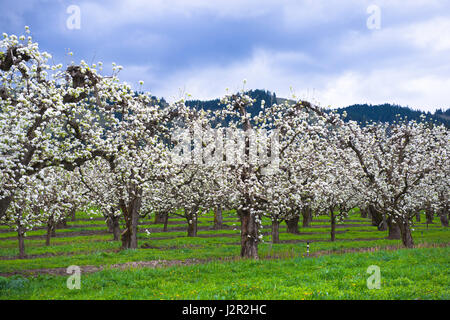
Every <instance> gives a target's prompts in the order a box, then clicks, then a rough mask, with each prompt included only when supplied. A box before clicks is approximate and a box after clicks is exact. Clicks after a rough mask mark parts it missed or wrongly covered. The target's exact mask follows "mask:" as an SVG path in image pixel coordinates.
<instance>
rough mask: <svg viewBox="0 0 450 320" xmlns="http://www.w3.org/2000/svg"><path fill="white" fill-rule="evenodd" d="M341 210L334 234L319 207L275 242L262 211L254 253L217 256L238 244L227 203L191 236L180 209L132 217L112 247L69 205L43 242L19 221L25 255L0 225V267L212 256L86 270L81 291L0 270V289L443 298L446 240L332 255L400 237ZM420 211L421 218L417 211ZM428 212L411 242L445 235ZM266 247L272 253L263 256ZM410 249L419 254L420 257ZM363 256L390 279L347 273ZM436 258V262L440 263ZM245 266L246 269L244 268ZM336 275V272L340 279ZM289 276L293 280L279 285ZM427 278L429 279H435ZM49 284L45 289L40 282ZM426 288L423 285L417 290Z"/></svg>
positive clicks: (46, 293)
mask: <svg viewBox="0 0 450 320" xmlns="http://www.w3.org/2000/svg"><path fill="white" fill-rule="evenodd" d="M347 220H350V221H346V222H345V223H344V225H343V226H341V227H339V228H337V231H338V232H339V233H338V234H337V235H336V238H337V241H335V242H330V241H329V239H330V223H329V218H328V217H326V216H320V217H317V218H314V220H313V223H312V226H311V227H308V228H302V227H300V234H298V235H295V234H288V233H286V227H285V224H284V223H283V224H281V226H280V240H281V241H282V242H284V243H281V244H272V243H271V241H272V240H271V236H270V220H269V219H268V218H263V226H264V227H265V228H264V229H263V230H262V231H263V233H264V237H263V242H262V243H261V244H260V245H259V249H258V250H259V256H260V257H261V261H241V260H239V261H235V262H226V261H230V260H232V261H233V260H236V259H238V256H239V253H240V245H239V243H240V231H239V228H240V226H239V225H240V224H239V222H238V220H237V217H236V215H235V212H233V211H228V212H224V223H225V224H227V225H228V226H230V227H232V228H235V229H236V230H233V229H223V230H217V231H215V230H199V232H198V235H199V237H186V230H178V229H173V228H174V227H176V228H180V227H181V228H185V227H186V220H185V219H183V218H180V217H171V218H170V220H169V221H178V222H181V223H180V224H169V226H168V227H169V230H168V232H159V231H162V230H161V228H162V227H163V225H162V224H154V223H153V218H144V219H141V222H143V224H142V225H140V226H139V234H138V239H139V249H136V250H120V245H121V244H120V242H118V241H112V235H111V234H108V233H106V225H105V223H104V221H103V218H102V217H101V216H100V217H97V218H93V219H90V216H89V215H88V214H87V213H85V212H77V220H76V221H73V222H72V221H68V227H67V228H64V229H57V235H58V237H55V238H52V239H51V245H50V246H45V245H44V244H45V239H44V237H43V236H44V235H45V230H33V231H29V232H28V233H27V235H28V236H31V235H33V236H40V238H26V240H25V246H26V253H27V254H28V255H30V257H28V258H27V259H18V258H17V255H18V248H17V239H16V238H15V236H16V234H15V232H14V231H12V230H8V228H5V227H3V228H2V229H1V232H0V274H1V273H11V272H16V271H20V272H23V273H24V274H28V271H27V270H33V269H41V268H42V269H44V268H67V267H68V266H69V265H78V266H88V265H92V266H100V265H101V266H108V265H111V264H117V263H126V262H132V261H151V260H181V261H184V260H186V259H198V260H202V261H212V262H209V263H204V264H202V265H195V266H194V265H193V266H185V267H171V268H167V267H165V268H158V269H156V270H153V269H143V270H141V269H138V270H133V271H120V270H107V271H102V272H99V273H95V274H86V275H83V279H84V280H83V289H82V290H81V291H70V290H67V289H64V288H65V285H63V286H62V287H61V286H60V284H61V283H62V284H64V283H65V279H66V277H56V276H52V277H50V276H45V275H40V276H38V277H36V278H33V277H29V278H28V279H25V278H22V277H20V276H11V277H9V278H0V299H9V298H17V299H28V298H31V299H39V298H45V299H47V298H49V299H50V298H52V295H54V297H55V298H69V299H70V298H77V299H78V298H81V299H90V298H93V299H109V298H117V299H127V298H133V299H134V298H140V299H149V298H150V299H159V298H163V299H178V298H180V299H222V298H224V299H301V298H307V299H309V298H314V299H328V298H331V299H341V298H342V299H353V298H358V299H359V298H361V299H372V298H375V299H414V298H424V299H427V298H430V299H448V291H446V290H441V289H439V288H442V287H444V284H445V285H446V286H447V287H448V281H449V280H448V275H447V273H446V272H445V271H446V270H447V269H448V263H449V259H448V257H449V255H448V249H446V248H418V249H414V250H399V251H389V252H387V251H386V252H384V253H382V252H383V251H380V252H377V253H373V254H372V253H355V254H345V255H342V254H339V255H334V253H340V252H342V251H352V250H353V251H355V250H361V249H367V248H374V247H377V248H378V249H383V248H391V249H392V248H393V247H399V248H401V246H402V245H401V241H400V240H388V239H386V237H387V231H378V230H377V228H376V227H373V226H371V225H370V221H369V220H368V219H363V218H361V217H360V215H359V214H358V213H354V214H352V215H350V216H349V217H348V219H347ZM422 221H425V217H424V216H423V218H422ZM435 222H436V223H435V224H430V225H429V226H428V227H427V226H426V224H425V223H424V222H422V223H418V224H415V226H414V231H413V237H414V241H415V243H416V244H418V245H419V246H421V247H422V246H435V245H437V244H441V245H448V244H449V243H450V231H449V229H448V228H444V227H441V226H440V223H439V222H438V221H435ZM212 224H213V216H212V214H211V213H208V214H205V215H201V216H200V217H199V226H202V227H210V226H212ZM145 229H149V231H150V232H151V234H150V236H148V235H147V234H146V233H145ZM80 231H95V232H99V231H100V232H102V233H96V234H92V235H84V234H79V233H77V232H80ZM306 241H309V242H310V252H311V254H315V253H317V252H326V253H327V256H323V257H319V258H307V259H306V258H302V256H304V255H305V251H306V244H305V242H306ZM141 245H148V246H150V248H141ZM330 254H331V255H330ZM274 257H276V258H277V259H276V260H274V259H272V258H274ZM379 257H384V258H379ZM389 257H396V258H389ZM420 257H422V258H424V257H426V259H423V260H421V259H419V258H420ZM333 259H336V260H333ZM365 259H366V260H367V261H371V260H370V259H375V260H377V259H381V260H382V261H385V260H383V259H390V260H389V261H391V260H392V264H384V266H385V267H386V269H384V271H383V268H382V272H385V273H386V275H384V276H389V277H390V279H391V281H390V282H389V283H386V284H385V285H386V286H387V287H386V288H382V289H381V290H376V291H374V290H369V291H367V289H366V290H365V291H364V290H362V289H361V288H362V287H361V286H363V287H364V283H365V282H364V281H365V280H364V279H366V275H365V274H364V275H363V276H362V278H357V277H356V274H360V273H361V272H360V269H358V268H361V267H362V266H365V268H367V266H368V265H367V266H366V262H365ZM313 261H316V262H313ZM358 261H359V262H358ZM386 261H387V260H386ZM362 262H364V263H362ZM394 262H395V263H394ZM333 263H337V264H338V265H339V266H337V267H333V268H331V267H327V269H326V270H328V272H332V273H331V274H333V275H334V274H335V275H336V276H337V278H336V279H334V278H333V279H329V278H328V275H327V274H328V273H325V274H323V270H325V269H323V268H325V267H321V265H324V266H327V265H329V264H330V265H332V264H333ZM352 263H353V267H352ZM358 263H359V264H358ZM375 264H376V263H375ZM408 264H410V267H411V268H412V271H411V272H412V276H411V277H409V276H406V277H405V276H404V275H401V276H400V275H396V274H395V272H394V271H395V270H397V269H398V270H401V269H402V268H404V269H405V270H407V269H408ZM341 265H342V267H341ZM253 266H255V268H256V269H255V268H253ZM380 267H381V265H380ZM437 267H439V268H441V269H440V271H439V270H437V269H436V268H437ZM246 268H249V270H247V271H246ZM387 268H394V269H395V270H390V269H389V270H388V269H387ZM322 269H323V270H322ZM230 270H236V271H230ZM255 270H256V271H255ZM415 270H422V271H423V272H424V274H428V273H429V272H431V271H432V273H431V275H432V278H430V279H429V281H428V282H427V280H426V279H425V278H422V274H421V272H422V271H420V272H419V271H417V272H416V271H415ZM260 271H261V272H260ZM364 272H365V270H364ZM364 272H363V273H364ZM392 272H394V273H392ZM350 274H354V276H350ZM383 274H384V273H383ZM172 275H174V276H173V277H172ZM175 275H176V276H175ZM355 277H356V278H355ZM389 277H388V278H389ZM347 278H348V279H352V281H353V282H350V283H351V284H350V287H348V283H347V282H343V281H344V280H342V279H346V280H345V281H347ZM388 278H386V279H388ZM108 279H110V280H108ZM338 279H341V280H339V281H340V282H339V281H338ZM357 279H359V282H358V281H356V280H357ZM399 279H400V280H399ZM405 279H408V280H405ZM363 280H364V281H363ZM85 281H86V282H85ZM290 281H291V282H292V281H297V282H296V284H295V285H294V284H292V285H289V283H291V282H290ZM361 281H363V282H364V283H363V282H361ZM409 281H418V282H417V283H420V287H417V288H415V287H414V288H413V286H411V285H406V284H408V283H409ZM435 281H438V282H439V283H438V284H436V283H435ZM96 282H97V283H96ZM397 282H400V283H402V284H401V285H400V286H399V288H402V289H401V290H400V289H399V291H398V292H397V291H396V289H395V286H394V285H392V286H390V284H392V283H394V284H395V283H397ZM52 286H53V287H54V288H53V289H51V288H50V287H52ZM58 288H59V289H58ZM136 288H139V290H140V291H139V290H138V289H136ZM388 288H389V290H387V289H388ZM426 288H428V289H429V290H432V291H431V292H427V291H426ZM19 289H20V290H19ZM384 289H386V290H384ZM428 289H427V290H428ZM447 290H448V289H447ZM358 291H360V292H358ZM366 291H367V292H366ZM327 292H328V294H326V293H327ZM305 293H307V294H305ZM41 295H42V296H41Z"/></svg>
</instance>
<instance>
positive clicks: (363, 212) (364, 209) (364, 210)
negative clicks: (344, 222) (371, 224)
mask: <svg viewBox="0 0 450 320" xmlns="http://www.w3.org/2000/svg"><path fill="white" fill-rule="evenodd" d="M359 211H360V212H361V218H367V209H366V208H361V209H359Z"/></svg>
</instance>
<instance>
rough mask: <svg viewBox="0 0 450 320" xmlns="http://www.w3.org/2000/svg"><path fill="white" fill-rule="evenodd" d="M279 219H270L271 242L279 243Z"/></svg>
mask: <svg viewBox="0 0 450 320" xmlns="http://www.w3.org/2000/svg"><path fill="white" fill-rule="evenodd" d="M279 227H280V221H279V220H278V219H273V220H272V243H280V234H279Z"/></svg>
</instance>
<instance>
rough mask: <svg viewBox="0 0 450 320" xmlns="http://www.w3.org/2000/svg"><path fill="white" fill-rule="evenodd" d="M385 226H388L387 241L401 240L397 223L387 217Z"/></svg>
mask: <svg viewBox="0 0 450 320" xmlns="http://www.w3.org/2000/svg"><path fill="white" fill-rule="evenodd" d="M386 221H387V225H388V230H389V231H388V237H387V238H388V239H391V240H393V239H397V240H398V239H401V238H402V235H401V231H400V227H399V225H398V223H397V222H394V221H393V219H392V217H389V218H388V219H387V220H386Z"/></svg>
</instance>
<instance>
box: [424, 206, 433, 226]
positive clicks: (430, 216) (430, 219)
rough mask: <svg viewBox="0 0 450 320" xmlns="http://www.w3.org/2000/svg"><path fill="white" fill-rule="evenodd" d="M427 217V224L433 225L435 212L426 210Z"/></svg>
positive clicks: (429, 209)
mask: <svg viewBox="0 0 450 320" xmlns="http://www.w3.org/2000/svg"><path fill="white" fill-rule="evenodd" d="M425 216H426V218H427V224H432V223H433V216H434V212H433V210H432V209H431V208H426V209H425Z"/></svg>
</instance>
